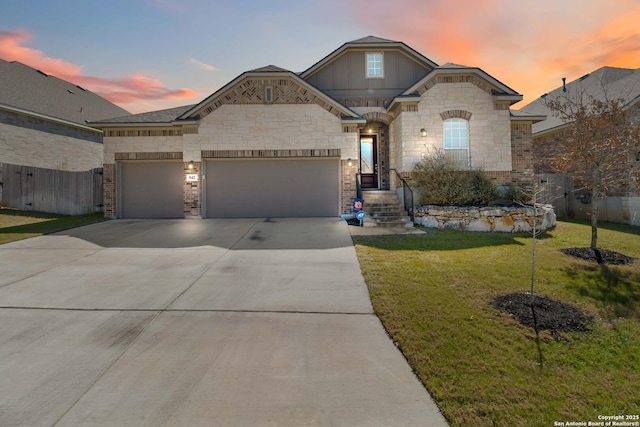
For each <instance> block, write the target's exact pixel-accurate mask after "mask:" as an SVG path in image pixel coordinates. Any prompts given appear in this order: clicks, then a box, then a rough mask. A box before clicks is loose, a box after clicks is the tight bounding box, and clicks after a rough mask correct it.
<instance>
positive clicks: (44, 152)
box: [0, 109, 103, 172]
mask: <svg viewBox="0 0 640 427" xmlns="http://www.w3.org/2000/svg"><path fill="white" fill-rule="evenodd" d="M102 150H103V146H102V134H101V133H100V132H99V131H95V132H92V131H90V130H85V129H79V128H74V127H72V126H67V125H63V124H60V123H54V122H49V121H47V120H42V119H38V118H35V117H29V116H24V115H20V114H15V113H13V112H9V111H4V110H2V109H0V163H10V164H14V165H21V166H33V167H37V168H45V169H57V170H64V171H73V172H80V171H87V170H91V169H95V168H99V167H102Z"/></svg>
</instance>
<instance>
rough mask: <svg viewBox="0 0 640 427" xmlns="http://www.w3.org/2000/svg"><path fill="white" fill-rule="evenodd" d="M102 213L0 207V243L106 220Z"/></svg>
mask: <svg viewBox="0 0 640 427" xmlns="http://www.w3.org/2000/svg"><path fill="white" fill-rule="evenodd" d="M104 220H105V218H104V217H103V215H102V214H101V213H95V214H87V215H77V216H67V215H55V214H46V213H41V212H33V211H19V210H15V209H6V208H2V209H0V244H2V243H8V242H13V241H16V240H22V239H27V238H29V237H36V236H41V235H43V234H47V233H53V232H55V231H61V230H66V229H69V228H74V227H80V226H82V225H87V224H91V223H94V222H99V221H104Z"/></svg>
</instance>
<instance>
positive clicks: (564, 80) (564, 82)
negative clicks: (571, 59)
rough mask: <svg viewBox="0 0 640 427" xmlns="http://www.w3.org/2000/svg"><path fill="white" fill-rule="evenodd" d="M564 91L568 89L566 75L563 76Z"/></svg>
mask: <svg viewBox="0 0 640 427" xmlns="http://www.w3.org/2000/svg"><path fill="white" fill-rule="evenodd" d="M562 91H563V92H566V91H567V78H566V77H563V78H562Z"/></svg>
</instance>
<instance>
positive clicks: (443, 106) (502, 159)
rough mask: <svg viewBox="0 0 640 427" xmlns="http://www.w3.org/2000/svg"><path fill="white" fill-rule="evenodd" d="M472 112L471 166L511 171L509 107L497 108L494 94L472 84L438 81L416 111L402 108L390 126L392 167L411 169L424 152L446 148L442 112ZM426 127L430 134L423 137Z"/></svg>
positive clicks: (488, 169) (424, 95) (470, 135)
mask: <svg viewBox="0 0 640 427" xmlns="http://www.w3.org/2000/svg"><path fill="white" fill-rule="evenodd" d="M451 110H460V111H464V112H465V113H467V114H470V115H471V117H470V119H469V150H470V156H471V166H472V167H474V168H476V167H482V168H484V170H486V171H492V172H493V171H498V172H500V171H507V172H509V173H510V172H511V170H512V165H511V162H512V154H511V123H510V116H509V111H508V110H496V109H495V108H494V101H493V97H492V95H491V94H489V93H487V92H486V91H484V90H482V89H480V88H479V87H478V86H477V85H475V84H473V83H455V84H454V83H449V84H446V83H442V84H441V83H438V84H434V85H433V86H430V87H429V89H428V90H425V91H424V92H423V94H422V97H421V99H420V102H419V103H418V106H417V111H401V112H399V114H398V117H397V118H396V119H395V120H394V122H393V123H392V125H391V128H392V129H391V136H392V141H391V144H392V146H394V148H393V149H392V151H391V153H390V155H391V167H392V168H395V169H397V170H399V171H411V170H412V169H413V165H415V164H416V163H417V162H418V161H420V159H422V157H423V156H424V155H425V154H428V153H431V152H433V151H434V150H436V149H442V148H443V140H444V127H443V116H442V114H445V115H446V114H448V112H450V111H451ZM421 129H425V130H426V131H427V136H426V137H423V136H421V133H420V130H421Z"/></svg>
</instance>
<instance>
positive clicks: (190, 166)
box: [189, 160, 193, 169]
mask: <svg viewBox="0 0 640 427" xmlns="http://www.w3.org/2000/svg"><path fill="white" fill-rule="evenodd" d="M189 169H193V160H189Z"/></svg>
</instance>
